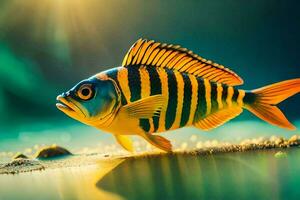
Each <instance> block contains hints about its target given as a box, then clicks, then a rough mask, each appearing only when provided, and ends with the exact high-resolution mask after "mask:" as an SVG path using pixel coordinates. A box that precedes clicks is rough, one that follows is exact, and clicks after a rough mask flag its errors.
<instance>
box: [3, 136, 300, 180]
mask: <svg viewBox="0 0 300 200" xmlns="http://www.w3.org/2000/svg"><path fill="white" fill-rule="evenodd" d="M215 143H217V142H215ZM299 146H300V136H297V135H294V136H292V137H291V138H287V139H284V138H281V137H276V136H273V137H271V138H269V139H261V138H260V139H252V140H245V141H243V142H241V143H240V144H228V143H227V144H224V143H222V144H218V143H217V145H213V144H212V146H211V147H209V146H208V147H202V148H197V149H194V150H187V151H186V150H182V149H178V150H175V151H173V152H171V153H165V152H139V153H135V154H128V155H125V156H124V155H120V156H111V155H103V154H83V155H69V156H64V157H60V158H53V159H51V158H48V159H24V158H18V159H14V160H12V161H11V162H9V163H4V164H0V175H1V174H18V173H25V172H32V171H41V170H47V169H57V168H68V167H84V166H89V165H96V164H99V162H100V163H105V164H107V165H109V163H114V162H119V161H122V160H125V159H138V158H140V157H147V156H155V157H160V156H165V155H168V156H172V155H178V154H180V155H182V154H183V155H184V154H186V155H199V156H200V155H201V156H205V155H211V154H222V153H232V152H245V151H259V150H269V149H278V151H279V152H280V149H284V148H291V147H299ZM49 149H50V150H51V149H53V147H49ZM43 151H45V148H43ZM279 152H278V154H277V155H276V156H278V157H280V156H283V155H282V154H281V153H279Z"/></svg>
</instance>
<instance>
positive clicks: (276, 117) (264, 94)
mask: <svg viewBox="0 0 300 200" xmlns="http://www.w3.org/2000/svg"><path fill="white" fill-rule="evenodd" d="M299 92H300V78H299V79H292V80H287V81H282V82H279V83H275V84H272V85H268V86H265V87H262V88H259V89H256V90H253V91H251V92H250V93H248V95H246V96H245V101H244V102H245V108H246V109H247V110H249V111H250V112H252V113H253V114H254V115H256V116H257V117H259V118H261V119H262V120H264V121H266V122H269V123H270V124H273V125H276V126H279V127H282V128H286V129H290V130H294V129H296V128H295V126H293V125H292V124H291V123H290V122H289V121H288V119H287V118H286V117H285V116H284V114H283V113H282V112H281V110H280V109H279V108H278V107H277V106H276V105H277V104H278V103H280V102H282V101H284V100H285V99H287V98H289V97H290V96H293V95H294V94H297V93H299Z"/></svg>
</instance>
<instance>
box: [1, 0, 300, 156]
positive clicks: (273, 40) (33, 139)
mask: <svg viewBox="0 0 300 200" xmlns="http://www.w3.org/2000/svg"><path fill="white" fill-rule="evenodd" d="M299 19H300V13H299V2H298V1H296V0H294V1H292V0H252V1H247V3H245V1H237V0H222V1H210V0H197V1H196V0H195V1H163V0H152V1H139V0H130V1H129V0H110V1H104V0H39V1H36V0H26V1H21V0H1V1H0V113H1V115H0V152H6V153H3V155H6V154H7V153H8V152H9V153H10V154H12V153H11V152H12V151H23V152H24V151H25V152H26V151H28V152H31V151H32V149H33V147H35V148H38V145H43V144H52V143H58V144H61V145H64V146H67V147H69V148H71V149H77V148H78V147H79V146H80V147H82V148H83V147H85V148H86V146H94V147H95V146H97V148H99V149H103V148H104V147H103V143H104V142H105V141H111V142H113V140H112V137H111V136H109V135H105V134H99V131H98V130H95V129H93V128H91V127H87V126H85V125H82V124H81V123H79V122H76V121H75V120H72V119H70V118H68V117H67V116H66V115H64V114H63V113H61V112H60V111H58V110H57V109H56V107H55V98H56V96H57V95H58V94H59V93H61V92H64V91H66V90H67V89H69V88H70V87H72V86H73V85H74V84H76V83H77V82H79V81H80V80H82V79H84V78H87V77H89V76H91V75H93V74H95V73H97V72H99V71H102V70H105V69H109V68H111V67H115V66H119V65H120V64H121V62H122V59H123V56H124V55H125V53H126V52H127V50H128V49H129V47H130V46H131V45H132V44H133V43H134V42H135V41H136V40H137V39H138V38H141V37H143V38H147V39H154V40H157V41H161V42H167V43H173V44H180V45H181V46H183V47H186V48H189V49H191V50H193V51H194V52H195V53H197V54H199V55H201V56H202V57H204V58H207V59H211V60H213V61H216V62H217V63H220V64H223V65H225V66H227V67H229V68H231V69H232V70H234V71H235V72H236V73H237V74H239V75H240V76H241V77H242V78H243V79H244V81H245V84H244V85H243V86H242V88H243V89H254V88H257V87H261V86H264V85H267V84H270V83H274V82H278V81H281V80H286V79H291V78H297V77H300V60H299V56H300V45H299V44H300V37H299V36H300V20H299ZM299 102H300V95H297V96H295V97H293V98H291V99H289V100H288V101H286V102H283V103H282V104H281V108H282V109H283V110H284V112H285V113H286V115H287V116H288V118H289V119H290V120H291V121H293V122H296V124H297V120H298V119H300V112H299V110H300V104H299ZM250 120H251V121H250ZM298 124H299V123H298ZM238 127H239V128H238ZM259 127H261V129H258V128H259ZM298 127H299V126H298ZM255 130H259V131H256V133H257V135H258V136H261V135H262V136H265V135H268V134H269V132H271V133H270V134H275V133H278V134H281V135H284V134H285V133H287V132H286V131H283V130H282V129H279V128H276V127H272V126H271V125H266V124H264V123H262V122H260V121H259V120H258V119H256V117H254V116H252V115H251V114H249V113H248V112H244V113H243V114H242V116H240V117H238V118H237V119H235V120H233V122H230V123H229V124H226V125H225V126H223V127H221V128H218V129H216V130H215V131H213V133H215V134H213V133H203V132H202V131H200V130H196V129H193V128H188V129H183V130H179V132H181V134H172V135H170V137H177V138H181V137H184V136H186V135H188V134H194V133H196V134H197V136H196V137H199V138H200V139H201V137H206V138H214V137H216V138H217V137H219V138H222V139H225V140H226V139H230V138H232V136H233V135H234V136H235V137H238V136H240V135H243V134H244V135H245V137H251V136H254V135H253V131H255ZM251 131H252V132H251ZM185 133H188V134H185ZM198 133H199V134H198ZM289 134H290V133H289ZM29 147H30V148H29ZM107 148H108V147H107ZM110 148H116V147H115V146H113V147H110Z"/></svg>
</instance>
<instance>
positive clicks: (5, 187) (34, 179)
mask: <svg viewBox="0 0 300 200" xmlns="http://www.w3.org/2000/svg"><path fill="white" fill-rule="evenodd" d="M283 151H284V152H286V155H287V156H286V157H280V158H278V157H275V156H274V155H275V152H276V151H275V150H270V151H254V152H244V153H225V154H219V155H208V156H194V155H184V156H183V155H178V156H165V157H148V158H141V159H127V160H115V161H112V162H110V163H105V162H99V163H97V164H96V165H92V166H85V167H70V168H57V169H48V170H45V171H38V172H31V173H24V174H19V175H14V176H12V175H2V176H1V179H0V185H1V187H0V199H1V200H2V199H3V200H12V199H14V200H15V199H105V200H115V199H116V200H119V199H128V200H135V199H139V200H140V199H143V200H147V199H149V200H150V199H151V200H153V199H158V200H159V199H162V200H166V199H172V200H177V199H178V200H183V199H298V197H299V195H300V191H299V188H298V184H297V183H298V180H299V178H300V168H299V167H298V166H299V164H300V149H299V148H293V149H286V150H283Z"/></svg>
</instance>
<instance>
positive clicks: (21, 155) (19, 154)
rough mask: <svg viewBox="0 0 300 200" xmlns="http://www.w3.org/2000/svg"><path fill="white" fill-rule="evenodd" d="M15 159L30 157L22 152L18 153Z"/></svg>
mask: <svg viewBox="0 0 300 200" xmlns="http://www.w3.org/2000/svg"><path fill="white" fill-rule="evenodd" d="M13 159H28V157H27V156H26V155H24V154H22V153H17V154H16V155H15V156H14V157H13Z"/></svg>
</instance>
